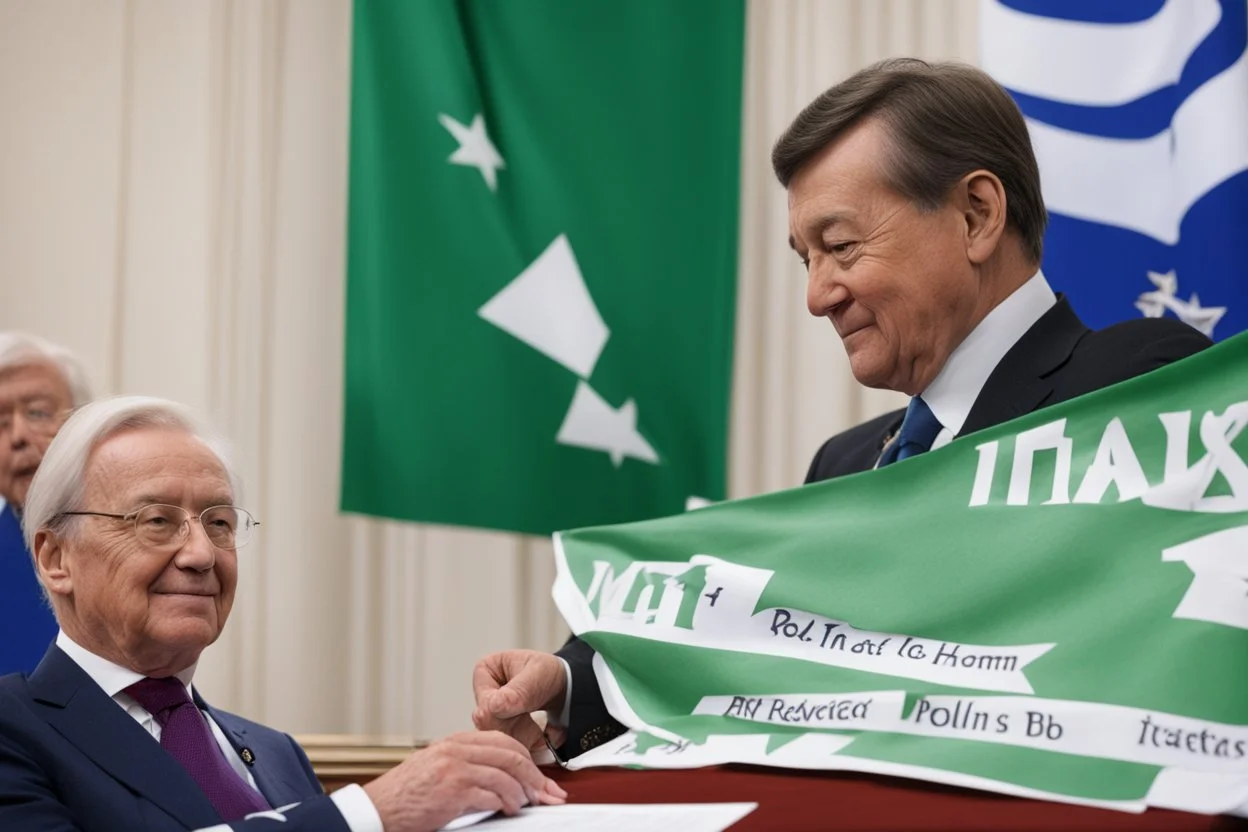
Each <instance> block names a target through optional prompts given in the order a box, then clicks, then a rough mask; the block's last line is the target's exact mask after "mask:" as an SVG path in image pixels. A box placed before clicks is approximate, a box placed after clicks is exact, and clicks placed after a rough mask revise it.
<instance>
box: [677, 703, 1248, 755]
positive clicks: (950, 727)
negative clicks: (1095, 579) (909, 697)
mask: <svg viewBox="0 0 1248 832" xmlns="http://www.w3.org/2000/svg"><path fill="white" fill-rule="evenodd" d="M904 704H905V692H904V691H871V692H869V693H838V694H823V695H820V694H809V693H792V694H763V695H753V696H744V695H742V696H704V697H703V698H702V700H701V701H700V702H698V704H697V705H696V706H695V707H694V709H693V713H694V714H698V715H715V716H724V717H730V718H733V719H740V720H747V721H750V722H762V723H767V724H771V725H789V726H801V727H805V728H822V729H833V730H838V729H839V730H854V731H883V732H886V733H893V734H908V735H911V736H926V737H948V738H957V739H968V740H978V741H982V742H989V743H997V744H1001V745H1014V746H1022V747H1026V748H1038V749H1041V750H1045V751H1057V752H1060V753H1063V754H1075V755H1078V756H1082V757H1099V758H1103V759H1109V760H1122V761H1125V762H1130V763H1142V764H1145V765H1157V766H1177V767H1180V768H1187V769H1192V770H1196V771H1210V772H1225V773H1237V774H1248V768H1246V764H1248V726H1244V725H1227V724H1223V723H1218V722H1209V721H1207V720H1201V719H1193V718H1191V717H1185V716H1176V715H1174V714H1166V713H1159V712H1157V711H1149V710H1146V709H1142V708H1129V707H1124V706H1119V705H1106V704H1103V703H1097V702H1075V701H1069V700H1063V699H1041V698H1039V697H1032V696H924V697H920V698H919V699H918V701H917V702H915V704H914V707H913V708H912V709H911V710H910V713H909V715H907V716H904V717H903V715H902V711H903V708H904Z"/></svg>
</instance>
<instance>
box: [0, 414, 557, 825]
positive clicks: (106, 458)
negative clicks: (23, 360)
mask: <svg viewBox="0 0 1248 832" xmlns="http://www.w3.org/2000/svg"><path fill="white" fill-rule="evenodd" d="M238 493H239V488H238V482H237V479H236V477H235V475H234V472H233V469H232V468H231V466H230V463H229V461H228V457H227V455H226V454H225V453H224V451H223V449H222V447H221V445H220V444H219V443H218V442H217V441H216V440H214V439H212V438H211V437H209V435H208V434H207V433H206V432H205V431H203V430H202V429H201V428H200V427H199V426H198V424H197V422H196V420H195V419H194V418H193V416H192V415H191V413H190V412H189V411H188V410H186V409H185V408H183V407H181V406H180V405H176V404H173V403H172V402H166V401H163V400H160V399H148V398H139V397H126V398H115V399H106V400H103V401H99V402H95V403H93V404H90V405H87V406H85V407H82V408H80V409H79V410H77V411H76V412H75V413H74V415H73V416H72V417H71V418H70V419H69V420H68V421H67V422H66V423H65V425H64V426H63V427H62V428H61V430H60V433H59V434H58V435H57V437H56V439H55V440H54V441H53V442H52V443H51V446H50V447H49V448H48V450H47V454H46V456H45V457H44V460H43V464H42V465H41V466H40V468H39V471H38V473H37V474H36V475H35V478H34V482H33V484H32V485H31V487H30V493H29V495H28V498H27V500H26V504H25V505H26V511H25V517H24V524H25V536H26V542H27V544H28V546H29V547H30V551H31V552H33V553H34V561H35V568H36V570H37V572H38V576H39V581H40V582H41V583H42V585H43V588H44V590H45V591H46V592H47V593H48V596H49V598H50V599H51V603H52V608H53V610H54V611H55V613H56V619H57V622H58V623H59V624H60V632H59V633H58V634H57V636H56V641H55V644H54V645H53V646H52V647H51V648H50V649H49V650H48V652H47V655H46V656H45V657H44V659H43V661H42V662H41V663H40V664H39V666H38V668H36V670H35V671H34V673H32V674H30V675H29V676H26V675H24V674H12V675H9V676H5V677H3V678H0V829H74V830H80V831H81V832H92V831H93V830H99V832H105V830H107V831H108V832H112V830H120V829H126V830H130V829H134V830H138V829H143V830H156V831H157V832H160V831H162V830H169V832H172V831H173V830H194V829H213V830H219V829H227V828H230V829H239V830H263V829H281V830H284V832H297V830H334V831H336V832H348V831H349V832H381V831H382V830H384V832H403V830H433V829H438V828H440V827H441V826H443V825H444V824H445V823H447V822H448V821H450V820H452V819H454V818H455V817H457V816H459V815H460V814H462V813H464V812H469V811H474V810H503V811H505V812H507V813H509V814H514V813H515V812H518V811H519V809H520V807H521V805H523V804H525V803H561V802H563V799H564V797H566V795H565V793H564V792H563V790H562V789H560V788H559V787H558V786H557V785H555V784H554V783H553V782H552V781H550V780H548V779H547V778H546V777H545V776H544V775H543V774H542V773H541V772H540V771H539V770H538V769H537V767H536V766H535V765H534V764H533V762H532V760H531V759H530V758H529V755H528V753H527V751H526V750H525V748H524V747H523V746H521V745H520V744H519V743H518V742H516V741H515V740H513V739H511V738H509V737H506V736H504V735H502V734H499V733H484V734H475V733H470V734H461V735H456V736H453V737H450V738H448V739H445V740H441V741H439V742H436V743H434V744H432V745H431V746H430V747H428V748H426V749H424V750H421V751H417V752H415V753H414V754H413V755H412V756H411V757H409V758H408V759H407V760H406V761H404V762H403V763H402V764H400V765H399V766H397V767H396V768H394V769H392V770H391V771H390V772H388V773H386V774H384V775H382V776H381V777H379V778H377V779H376V780H374V781H372V782H371V783H368V784H367V785H365V786H363V787H360V786H348V787H346V788H344V789H340V790H339V791H337V792H335V793H334V794H332V795H329V796H325V795H324V794H323V793H322V792H321V788H320V785H319V784H318V783H317V780H316V777H315V776H314V774H313V772H312V770H311V766H310V765H309V763H308V760H307V757H306V756H305V755H304V754H303V752H302V750H301V749H300V748H299V747H298V745H296V744H295V742H294V741H293V740H292V739H291V738H290V737H289V736H287V735H285V734H281V733H279V732H277V731H274V730H272V729H270V728H266V727H264V726H262V725H259V724H256V723H254V722H249V721H247V720H245V719H242V718H240V717H238V716H235V715H233V714H229V713H226V712H224V711H220V710H217V709H215V708H212V707H210V706H209V705H208V704H207V703H206V702H205V701H204V700H203V698H202V697H201V696H200V693H199V691H198V690H197V689H195V688H194V687H193V686H192V677H193V676H194V673H195V667H196V664H197V662H198V661H199V656H200V653H201V652H202V651H203V650H204V648H205V647H207V646H208V645H210V644H212V643H213V642H214V641H216V640H217V638H218V636H220V634H221V630H222V628H223V627H224V626H225V622H226V619H227V618H228V617H229V614H230V608H231V606H232V605H233V601H234V590H235V586H236V583H237V579H238V549H239V548H240V547H242V546H244V545H245V544H247V543H248V542H249V541H250V540H251V538H252V537H254V534H255V531H256V528H257V526H258V525H259V524H258V523H257V522H256V521H255V519H254V518H253V517H252V516H251V514H250V513H248V512H247V511H246V510H245V509H242V508H239V507H238V506H236V505H234V503H235V502H236V495H237V494H238ZM223 824H229V825H228V826H225V825H223Z"/></svg>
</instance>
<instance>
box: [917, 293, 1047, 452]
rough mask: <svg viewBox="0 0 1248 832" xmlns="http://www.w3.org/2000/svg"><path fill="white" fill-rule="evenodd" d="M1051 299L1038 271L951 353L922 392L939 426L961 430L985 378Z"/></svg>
mask: <svg viewBox="0 0 1248 832" xmlns="http://www.w3.org/2000/svg"><path fill="white" fill-rule="evenodd" d="M1055 303H1057V296H1056V295H1054V294H1053V290H1052V289H1051V288H1050V287H1049V282H1048V281H1047V280H1045V279H1044V274H1043V273H1042V272H1036V273H1035V274H1034V275H1032V277H1031V279H1030V280H1028V281H1027V282H1026V283H1024V284H1023V285H1022V286H1019V287H1018V288H1017V289H1015V290H1014V293H1013V294H1011V295H1010V296H1009V297H1007V298H1006V299H1005V300H1003V301H1001V303H999V304H997V306H996V308H994V309H993V310H992V311H991V312H989V313H988V315H987V316H986V317H985V318H984V319H983V320H982V321H980V322H979V326H977V327H975V328H974V329H973V330H971V334H970V335H968V336H966V338H965V340H963V341H962V343H961V344H958V346H957V348H956V349H955V350H954V351H953V352H952V353H950V354H949V359H948V360H947V361H946V362H945V366H944V367H942V368H941V370H940V373H938V374H937V376H936V378H935V379H934V380H933V381H932V383H931V384H929V385H928V386H927V389H926V390H924V391H923V393H922V396H923V401H925V402H927V406H928V407H930V408H931V409H932V413H933V414H935V416H936V418H937V419H939V420H940V424H941V425H943V426H944V427H945V428H947V429H948V430H949V431H950V433H952V434H953V435H954V436H957V435H958V434H959V433H961V432H962V426H963V425H964V424H966V417H967V416H968V415H970V412H971V407H972V406H973V405H974V404H975V400H976V399H978V398H979V394H980V392H981V391H982V390H983V389H984V385H985V384H987V383H988V376H990V375H992V371H993V370H994V369H996V366H997V365H998V364H1000V363H1001V359H1002V358H1005V354H1006V353H1007V352H1009V351H1010V348H1011V347H1013V346H1014V344H1015V343H1017V342H1018V339H1019V338H1022V337H1023V333H1025V332H1026V331H1027V330H1029V329H1031V327H1032V326H1033V325H1034V324H1035V323H1036V321H1038V320H1040V319H1041V318H1042V317H1044V313H1045V312H1048V311H1049V309H1051V308H1052V307H1053V305H1054V304H1055Z"/></svg>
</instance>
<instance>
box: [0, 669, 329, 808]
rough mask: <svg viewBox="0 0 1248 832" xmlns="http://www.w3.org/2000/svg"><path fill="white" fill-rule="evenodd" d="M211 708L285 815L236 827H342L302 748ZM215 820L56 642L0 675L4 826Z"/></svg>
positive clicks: (181, 773)
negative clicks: (32, 665) (25, 668)
mask: <svg viewBox="0 0 1248 832" xmlns="http://www.w3.org/2000/svg"><path fill="white" fill-rule="evenodd" d="M197 704H198V705H199V707H200V708H202V709H204V710H206V711H208V712H209V713H210V714H211V715H212V718H213V719H214V720H216V722H217V724H218V725H220V726H221V730H222V731H223V732H224V733H225V735H226V736H227V737H228V738H229V740H230V743H231V744H232V745H233V746H234V748H235V750H236V751H237V752H238V753H239V754H240V756H241V755H242V751H243V749H244V748H246V749H250V750H251V754H252V756H253V760H254V762H253V763H252V765H251V767H250V768H251V774H252V776H253V777H254V778H255V780H256V785H257V786H258V787H259V788H260V791H261V792H262V793H263V794H264V796H265V798H266V799H267V800H268V801H269V805H271V806H273V807H274V808H275V809H281V808H282V807H285V806H289V805H290V804H293V803H298V804H299V805H298V806H297V807H295V808H293V809H288V810H286V812H285V819H284V820H283V819H281V818H280V817H276V816H274V817H255V818H252V819H251V820H244V821H235V822H234V823H232V824H230V825H229V828H231V829H236V830H240V832H261V831H262V830H270V829H272V830H275V832H276V830H282V832H305V830H316V832H321V831H322V830H325V832H348V827H347V824H346V821H345V820H344V819H343V817H342V814H341V813H340V812H339V811H338V808H337V806H335V805H334V802H333V801H332V800H331V799H330V798H328V797H326V796H325V794H324V792H323V791H322V789H321V786H320V783H319V782H318V781H317V779H316V776H315V775H314V774H313V773H312V766H311V764H310V763H309V762H308V758H307V756H306V755H305V754H304V753H303V750H302V749H300V748H299V746H298V745H297V744H296V743H295V741H294V740H293V739H292V738H291V737H290V736H288V735H286V734H283V733H280V732H278V731H274V730H273V729H271V728H265V727H264V726H263V725H258V724H256V723H254V722H250V721H248V720H246V719H243V718H241V717H238V716H235V715H233V714H229V713H226V712H224V711H218V710H216V709H214V708H211V707H209V706H207V705H206V704H205V703H204V702H202V701H197ZM221 823H222V820H221V817H220V815H218V814H217V812H216V810H215V809H213V807H212V804H211V803H209V802H208V798H207V797H205V796H204V793H203V791H201V790H200V788H199V786H198V785H197V784H196V783H195V781H194V780H192V779H191V776H190V775H189V774H188V773H187V772H186V770H185V769H183V768H182V766H181V765H179V764H178V763H177V761H175V760H174V759H173V757H171V756H170V755H169V753H168V752H167V751H165V749H163V748H162V747H161V746H160V743H158V742H156V741H155V740H154V739H153V737H152V735H151V734H149V733H148V732H147V731H146V730H144V728H143V727H142V726H141V725H139V723H138V722H136V721H135V720H134V719H133V718H132V717H131V716H130V715H129V714H127V713H126V712H125V711H124V710H123V709H121V708H120V707H118V705H117V703H116V702H114V701H113V700H112V698H110V697H109V696H107V695H106V694H105V693H104V690H103V689H102V688H101V687H100V686H99V685H97V684H96V683H95V681H94V680H93V679H92V678H91V677H90V676H88V675H87V674H86V672H85V671H84V670H83V669H82V668H80V667H79V666H78V664H77V663H76V662H74V661H73V660H72V659H71V658H69V656H68V655H66V654H65V653H64V652H63V651H62V650H61V649H60V648H59V647H56V646H55V645H53V646H52V647H51V648H50V649H49V650H48V652H47V655H45V656H44V659H43V661H42V662H40V663H39V666H38V668H36V669H35V672H34V673H32V674H30V676H29V677H27V676H26V675H25V674H16V673H14V674H10V675H8V676H5V677H3V678H0V829H4V830H9V829H12V830H15V832H16V830H22V832H71V830H72V831H73V832H118V831H119V830H125V832H144V831H145V830H147V831H150V832H185V830H193V829H203V828H207V827H213V826H218V825H220V824H221Z"/></svg>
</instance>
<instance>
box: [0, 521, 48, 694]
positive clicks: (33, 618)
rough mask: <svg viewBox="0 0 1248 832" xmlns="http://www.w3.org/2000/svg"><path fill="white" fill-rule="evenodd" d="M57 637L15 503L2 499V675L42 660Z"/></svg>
mask: <svg viewBox="0 0 1248 832" xmlns="http://www.w3.org/2000/svg"><path fill="white" fill-rule="evenodd" d="M54 638H56V619H55V618H53V616H52V610H51V609H49V608H48V604H47V602H46V601H45V600H44V599H43V590H42V588H40V586H39V581H38V580H37V579H36V578H35V570H34V567H33V565H32V564H31V562H30V554H29V553H28V552H27V551H26V542H25V541H24V540H23V539H22V526H21V524H20V523H19V522H18V520H17V515H16V514H14V513H13V507H12V506H9V505H6V504H5V502H4V500H0V675H4V674H5V673H15V672H17V671H25V672H26V673H29V672H30V671H32V670H34V669H35V665H37V664H39V660H40V659H42V658H43V654H44V652H45V651H46V650H47V649H48V645H49V644H51V643H52V640H53V639H54Z"/></svg>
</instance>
